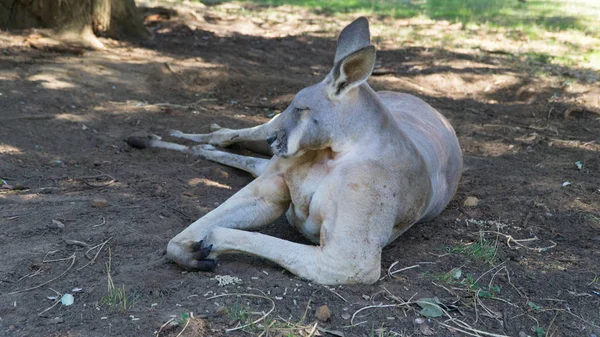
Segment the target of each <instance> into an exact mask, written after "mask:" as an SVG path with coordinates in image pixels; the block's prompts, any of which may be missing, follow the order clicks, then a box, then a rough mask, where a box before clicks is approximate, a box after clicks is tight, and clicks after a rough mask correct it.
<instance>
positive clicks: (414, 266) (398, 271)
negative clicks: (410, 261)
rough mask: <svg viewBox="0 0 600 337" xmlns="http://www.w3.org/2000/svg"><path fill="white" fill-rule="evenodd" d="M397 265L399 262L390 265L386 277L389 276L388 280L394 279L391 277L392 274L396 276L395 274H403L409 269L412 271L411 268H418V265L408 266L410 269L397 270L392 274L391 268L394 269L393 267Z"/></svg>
mask: <svg viewBox="0 0 600 337" xmlns="http://www.w3.org/2000/svg"><path fill="white" fill-rule="evenodd" d="M398 263H399V261H396V262H394V263H392V265H391V266H390V267H389V268H388V271H387V274H388V276H389V277H390V278H394V277H393V276H394V274H397V273H400V272H403V271H405V270H409V269H413V268H417V267H419V265H418V264H415V265H413V266H410V267H405V268H402V269H398V270H394V271H393V272H392V268H394V266H395V265H397V264H398Z"/></svg>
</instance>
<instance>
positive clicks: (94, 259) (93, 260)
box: [77, 236, 112, 271]
mask: <svg viewBox="0 0 600 337" xmlns="http://www.w3.org/2000/svg"><path fill="white" fill-rule="evenodd" d="M110 240H112V236H111V237H110V238H109V239H108V240H106V241H104V242H102V243H100V244H97V245H95V246H94V247H92V248H90V249H88V250H87V251H86V252H85V256H86V257H87V254H88V253H89V252H90V251H92V250H94V249H96V248H98V247H100V248H99V249H98V251H97V252H96V255H94V257H93V258H92V259H91V260H90V262H88V263H86V264H85V265H83V266H82V267H80V268H78V269H77V271H80V270H81V269H83V268H85V267H87V266H89V265H90V264H92V263H94V262H95V261H96V258H97V257H98V255H100V252H101V251H102V248H104V246H105V245H106V244H107V243H108V241H110Z"/></svg>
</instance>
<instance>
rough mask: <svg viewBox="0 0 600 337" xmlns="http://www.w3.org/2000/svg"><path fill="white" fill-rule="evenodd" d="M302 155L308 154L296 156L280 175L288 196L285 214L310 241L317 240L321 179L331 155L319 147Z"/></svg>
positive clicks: (326, 173) (322, 192) (322, 190)
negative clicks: (288, 204) (299, 158)
mask: <svg viewBox="0 0 600 337" xmlns="http://www.w3.org/2000/svg"><path fill="white" fill-rule="evenodd" d="M305 156H308V158H305V159H306V160H302V161H300V160H299V162H298V163H297V165H294V166H292V167H290V168H289V169H288V170H287V171H286V173H285V175H284V178H285V181H286V183H287V185H288V188H289V191H290V197H291V203H290V207H289V209H288V211H287V213H286V217H287V219H288V221H289V222H290V224H291V225H293V226H294V227H296V228H297V229H298V231H300V232H301V233H302V234H303V235H304V236H306V237H307V238H308V239H309V240H310V241H312V242H314V243H319V237H320V233H321V222H322V219H321V217H320V215H319V213H320V212H319V208H320V204H321V202H320V200H323V198H324V197H327V194H328V191H327V188H326V186H324V182H325V180H326V178H327V177H328V176H329V174H330V171H331V165H332V160H333V155H332V153H331V151H329V150H323V151H316V152H315V153H312V152H311V153H309V154H307V155H305ZM303 157H304V156H303Z"/></svg>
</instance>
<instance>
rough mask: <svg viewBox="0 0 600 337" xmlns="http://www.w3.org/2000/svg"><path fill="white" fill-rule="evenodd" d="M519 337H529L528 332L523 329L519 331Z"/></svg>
mask: <svg viewBox="0 0 600 337" xmlns="http://www.w3.org/2000/svg"><path fill="white" fill-rule="evenodd" d="M519 337H527V334H526V333H524V332H523V331H519Z"/></svg>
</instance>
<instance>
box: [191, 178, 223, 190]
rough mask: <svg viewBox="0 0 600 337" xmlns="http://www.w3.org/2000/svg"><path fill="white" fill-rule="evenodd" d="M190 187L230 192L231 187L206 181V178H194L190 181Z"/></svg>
mask: <svg viewBox="0 0 600 337" xmlns="http://www.w3.org/2000/svg"><path fill="white" fill-rule="evenodd" d="M188 185H190V186H194V187H199V186H200V187H201V186H204V187H216V188H224V189H226V190H230V189H231V186H229V185H225V184H222V183H219V182H216V181H214V180H210V179H206V178H192V179H190V180H188Z"/></svg>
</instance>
